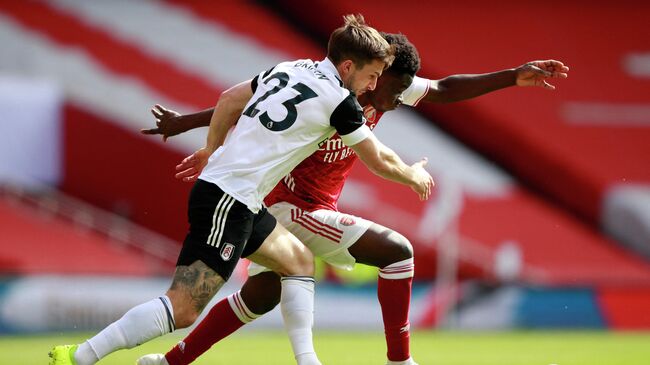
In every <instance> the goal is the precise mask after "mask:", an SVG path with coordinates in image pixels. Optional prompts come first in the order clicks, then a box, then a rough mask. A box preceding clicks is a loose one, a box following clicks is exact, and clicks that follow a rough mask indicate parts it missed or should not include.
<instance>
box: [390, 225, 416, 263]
mask: <svg viewBox="0 0 650 365" xmlns="http://www.w3.org/2000/svg"><path fill="white" fill-rule="evenodd" d="M389 239H390V240H391V242H392V245H393V247H394V250H393V251H394V254H393V258H394V260H395V261H402V260H407V259H410V258H412V257H413V245H411V242H410V241H409V240H408V238H406V237H404V236H403V235H401V234H399V233H397V232H395V231H393V232H391V234H390V235H389Z"/></svg>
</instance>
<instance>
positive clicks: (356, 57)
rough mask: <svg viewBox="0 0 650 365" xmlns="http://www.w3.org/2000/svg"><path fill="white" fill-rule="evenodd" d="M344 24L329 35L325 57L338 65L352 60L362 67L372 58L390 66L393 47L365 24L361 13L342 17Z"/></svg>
mask: <svg viewBox="0 0 650 365" xmlns="http://www.w3.org/2000/svg"><path fill="white" fill-rule="evenodd" d="M343 22H344V25H343V26H342V27H340V28H337V29H336V30H334V32H332V34H331V35H330V39H329V42H328V43H327V57H328V58H329V59H330V60H331V61H332V63H334V64H335V65H338V64H339V63H341V62H343V61H345V60H352V62H354V64H355V65H356V66H357V67H363V66H364V65H365V64H367V63H370V62H372V61H373V60H379V61H382V62H384V63H385V64H386V67H388V66H390V64H391V62H392V61H393V47H392V46H391V45H389V44H388V42H387V41H386V39H384V37H382V36H381V34H379V32H378V31H377V30H375V29H374V28H372V27H370V26H369V25H367V24H366V22H365V20H364V19H363V15H361V14H355V15H352V14H349V15H345V16H344V17H343Z"/></svg>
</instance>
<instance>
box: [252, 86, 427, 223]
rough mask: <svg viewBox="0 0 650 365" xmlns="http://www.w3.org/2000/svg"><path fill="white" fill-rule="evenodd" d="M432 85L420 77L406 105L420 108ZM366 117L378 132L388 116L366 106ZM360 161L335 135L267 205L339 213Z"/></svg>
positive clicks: (406, 93)
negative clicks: (347, 184) (343, 194)
mask: <svg viewBox="0 0 650 365" xmlns="http://www.w3.org/2000/svg"><path fill="white" fill-rule="evenodd" d="M430 85H431V81H430V80H427V79H424V78H420V77H417V76H416V77H415V78H414V79H413V83H412V84H411V85H410V86H409V87H408V89H406V90H405V91H404V93H403V94H402V97H403V100H404V101H403V104H404V105H410V106H416V105H417V104H418V103H419V102H420V100H422V98H424V96H425V95H426V94H427V93H428V92H429V87H430ZM363 114H364V116H365V118H366V125H367V126H368V127H370V129H374V128H375V126H376V125H377V123H378V122H379V119H380V118H381V116H382V115H383V114H384V113H383V112H378V111H377V110H375V108H374V107H372V106H371V105H366V106H364V107H363ZM356 161H357V154H356V153H354V151H353V150H352V149H351V148H350V147H347V146H346V145H344V144H343V141H342V140H341V137H340V136H339V135H338V134H335V135H333V136H332V137H330V138H329V139H327V140H326V141H325V142H323V143H321V145H320V146H319V148H318V151H316V152H314V153H313V154H312V155H311V156H309V157H307V159H305V160H303V161H302V162H301V163H300V164H299V165H298V166H296V167H295V168H294V169H293V171H291V172H290V173H289V174H288V175H286V176H285V177H284V178H282V180H280V182H279V183H278V185H276V186H275V188H274V189H273V190H272V191H271V192H270V193H269V194H268V195H267V196H266V198H265V199H264V204H265V205H266V206H267V207H270V206H271V205H273V204H275V203H279V202H287V203H291V204H293V205H295V206H296V207H298V208H300V209H302V210H306V211H308V212H312V211H314V210H318V209H328V210H335V211H338V208H337V204H338V200H339V196H341V191H342V190H343V185H344V184H345V179H347V178H348V175H349V174H350V171H351V170H352V166H353V165H354V163H355V162H356Z"/></svg>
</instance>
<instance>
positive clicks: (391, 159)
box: [350, 134, 434, 200]
mask: <svg viewBox="0 0 650 365" xmlns="http://www.w3.org/2000/svg"><path fill="white" fill-rule="evenodd" d="M350 148H352V149H353V150H354V152H355V153H356V154H357V155H358V156H359V158H360V159H361V161H362V162H363V163H364V164H365V165H366V167H368V169H370V171H372V172H373V173H375V174H376V175H378V176H381V177H382V178H384V179H387V180H391V181H395V182H397V183H400V184H404V185H408V186H410V187H411V189H413V191H415V192H416V193H417V194H418V196H419V197H420V200H427V199H429V196H430V195H431V189H432V188H433V185H434V183H433V178H432V177H431V175H429V173H428V172H427V171H426V170H425V169H424V166H425V165H426V163H427V159H426V158H423V159H422V160H420V161H419V162H416V163H414V164H413V165H411V166H409V165H407V164H405V163H404V162H403V161H402V159H400V158H399V156H398V155H397V154H396V153H395V152H394V151H393V150H391V149H390V148H388V147H386V146H385V145H384V144H383V143H381V142H380V141H379V140H378V139H377V138H376V137H375V136H374V135H373V134H370V136H369V137H367V138H366V139H364V140H363V141H361V142H359V143H357V144H355V145H352V146H351V147H350Z"/></svg>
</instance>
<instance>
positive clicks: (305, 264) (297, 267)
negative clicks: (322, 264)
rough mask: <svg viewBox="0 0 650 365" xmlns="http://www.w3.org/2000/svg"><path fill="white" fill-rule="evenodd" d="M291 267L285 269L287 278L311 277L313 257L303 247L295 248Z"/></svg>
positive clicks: (312, 273)
mask: <svg viewBox="0 0 650 365" xmlns="http://www.w3.org/2000/svg"><path fill="white" fill-rule="evenodd" d="M293 258H294V259H293V260H292V263H291V265H289V267H287V272H286V275H289V276H313V275H314V255H313V254H312V253H311V251H309V249H308V248H307V247H305V246H303V245H300V246H299V247H296V249H294V252H293Z"/></svg>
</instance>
